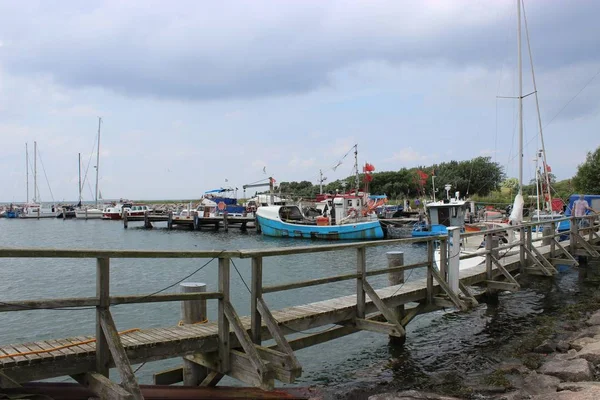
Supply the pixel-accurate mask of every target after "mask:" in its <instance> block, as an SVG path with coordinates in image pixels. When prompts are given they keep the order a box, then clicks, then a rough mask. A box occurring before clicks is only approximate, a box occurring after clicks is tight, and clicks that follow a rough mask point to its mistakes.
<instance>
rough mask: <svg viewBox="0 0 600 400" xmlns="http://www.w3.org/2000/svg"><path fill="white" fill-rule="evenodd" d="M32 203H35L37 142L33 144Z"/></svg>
mask: <svg viewBox="0 0 600 400" xmlns="http://www.w3.org/2000/svg"><path fill="white" fill-rule="evenodd" d="M33 202H34V203H37V142H36V141H34V142H33Z"/></svg>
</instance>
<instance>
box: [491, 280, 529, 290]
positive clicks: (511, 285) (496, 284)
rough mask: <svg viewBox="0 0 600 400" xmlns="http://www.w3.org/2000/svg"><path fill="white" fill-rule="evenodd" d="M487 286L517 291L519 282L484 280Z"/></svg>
mask: <svg viewBox="0 0 600 400" xmlns="http://www.w3.org/2000/svg"><path fill="white" fill-rule="evenodd" d="M485 283H486V284H487V286H488V288H492V289H498V290H507V291H510V292H518V291H519V289H521V287H520V286H519V284H515V283H511V282H498V281H485Z"/></svg>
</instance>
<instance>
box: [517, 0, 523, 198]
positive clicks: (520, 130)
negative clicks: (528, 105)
mask: <svg viewBox="0 0 600 400" xmlns="http://www.w3.org/2000/svg"><path fill="white" fill-rule="evenodd" d="M517 51H518V55H517V69H518V70H519V194H521V195H522V194H523V65H522V64H523V60H522V59H521V0H517Z"/></svg>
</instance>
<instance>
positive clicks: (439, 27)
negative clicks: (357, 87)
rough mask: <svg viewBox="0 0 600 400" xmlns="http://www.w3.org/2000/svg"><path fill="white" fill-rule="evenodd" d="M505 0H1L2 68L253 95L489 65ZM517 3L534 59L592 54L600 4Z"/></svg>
mask: <svg viewBox="0 0 600 400" xmlns="http://www.w3.org/2000/svg"><path fill="white" fill-rule="evenodd" d="M513 3H514V2H510V1H504V2H494V3H493V7H492V6H490V4H488V3H476V2H472V1H468V0H462V1H452V2H441V1H437V0H429V1H422V2H410V3H409V2H407V1H392V0H380V1H374V2H368V3H365V2H361V1H349V2H343V3H341V2H335V1H332V2H322V1H317V0H307V1H302V2H285V3H284V4H277V6H275V5H274V3H272V2H269V1H256V2H237V1H235V2H234V1H225V2H217V3H211V2H196V1H191V0H189V1H179V2H177V3H176V5H175V6H173V5H171V4H166V3H164V2H160V1H147V2H142V3H132V2H120V1H104V2H100V3H86V4H82V3H81V2H76V1H64V2H61V3H60V4H55V5H54V6H53V7H50V6H49V5H47V4H46V3H44V2H39V3H32V4H30V6H28V7H21V6H20V5H19V4H17V3H14V2H2V3H1V4H0V26H1V27H2V28H1V30H0V35H1V36H0V37H1V38H2V42H3V43H4V46H3V47H2V54H3V60H4V61H3V64H4V65H5V67H6V68H7V69H8V70H9V71H10V72H11V73H12V74H17V75H27V76H46V77H49V78H50V79H52V80H53V81H54V82H58V83H60V84H61V85H64V86H67V87H71V88H84V87H100V88H104V89H107V90H111V91H114V92H117V93H120V94H123V95H126V96H144V97H158V98H172V99H180V100H187V99H192V100H207V99H210V100H214V99H227V98H255V97H262V96H274V95H287V94H297V93H307V92H311V91H314V90H317V89H319V88H322V87H327V86H330V85H331V84H332V75H333V73H334V72H335V71H339V70H341V69H344V68H346V67H348V66H352V65H359V64H361V63H368V62H372V61H383V62H387V63H391V64H402V63H405V62H416V63H419V64H421V65H428V64H430V63H432V62H437V61H442V62H445V63H448V64H451V65H458V66H482V65H483V66H486V67H490V66H493V67H494V68H498V67H500V66H501V65H502V63H503V61H505V58H506V55H507V54H511V55H512V54H514V53H515V52H514V50H513V47H514V46H513V43H514V41H509V40H508V39H509V38H511V37H514V31H515V23H514V14H515V12H514V4H513ZM408 4H410V6H408ZM527 7H528V8H527V11H528V17H529V22H530V31H531V35H532V37H533V38H534V39H535V38H537V39H538V40H534V43H535V46H537V47H535V46H534V54H536V63H538V67H540V68H542V69H544V68H555V67H560V66H564V65H569V64H572V63H575V62H580V61H592V60H596V61H597V60H598V59H599V58H600V57H599V51H598V49H597V46H596V42H595V38H596V37H598V36H600V28H599V27H598V24H595V18H596V16H597V15H598V13H599V11H600V4H598V3H597V2H594V1H592V0H581V1H579V2H578V3H577V6H576V7H569V6H566V5H564V4H561V2H548V1H546V0H536V1H531V2H528V3H527ZM572 21H577V23H576V24H573V23H569V22H572ZM557 26H560V27H561V29H556V27H557ZM541 39H543V40H541Z"/></svg>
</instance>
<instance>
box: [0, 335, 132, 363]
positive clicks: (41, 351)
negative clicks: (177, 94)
mask: <svg viewBox="0 0 600 400" xmlns="http://www.w3.org/2000/svg"><path fill="white" fill-rule="evenodd" d="M138 331H140V328H134V329H128V330H126V331H122V332H119V335H127V334H128V333H133V332H138ZM95 341H96V339H88V340H83V341H81V342H75V343H70V344H65V345H63V346H57V347H53V348H51V349H43V350H35V351H24V352H22V353H11V354H4V355H0V359H2V358H10V357H24V356H30V355H34V354H42V353H50V352H52V351H57V350H62V349H67V348H69V347H75V346H79V345H82V344H89V343H94V342H95Z"/></svg>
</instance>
